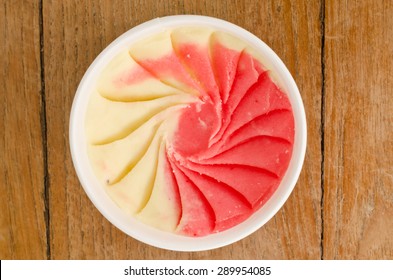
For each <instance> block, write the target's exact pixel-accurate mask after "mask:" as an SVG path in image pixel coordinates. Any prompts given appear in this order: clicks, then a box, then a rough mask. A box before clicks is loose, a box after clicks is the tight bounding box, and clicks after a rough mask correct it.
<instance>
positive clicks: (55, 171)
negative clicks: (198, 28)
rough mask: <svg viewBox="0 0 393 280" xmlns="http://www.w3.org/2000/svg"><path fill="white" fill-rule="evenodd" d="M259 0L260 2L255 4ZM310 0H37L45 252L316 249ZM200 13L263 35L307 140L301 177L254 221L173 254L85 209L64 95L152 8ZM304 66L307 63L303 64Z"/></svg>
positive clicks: (316, 88)
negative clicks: (269, 214) (269, 213)
mask: <svg viewBox="0 0 393 280" xmlns="http://www.w3.org/2000/svg"><path fill="white" fill-rule="evenodd" d="M261 2H263V3H261ZM319 4H320V3H319V2H315V5H306V4H305V3H303V1H298V2H297V3H296V4H295V5H292V4H291V3H290V2H289V1H234V2H231V4H229V5H228V4H225V3H223V2H221V1H184V2H183V1H154V0H151V1H147V0H146V1H89V2H84V3H81V1H49V2H44V7H43V15H44V47H45V49H44V53H45V73H46V77H48V78H47V79H46V98H47V101H46V102H47V119H48V166H49V188H50V196H49V197H50V252H51V258H53V259H211V258H213V259H226V258H230V259H254V258H273V259H287V258H302V259H303V258H306V259H309V258H312V259H317V258H320V254H321V252H320V235H321V233H320V231H321V220H320V197H321V193H320V162H321V148H320V142H321V141H320V134H319V126H320V107H321V104H320V102H321V70H320V69H321V67H320V61H321V57H320V55H321V53H320V51H321V48H320V46H321V43H320V42H321V37H320V35H321V32H320V17H319V13H320V5H319ZM173 14H203V15H209V16H215V17H219V18H222V19H226V20H228V21H231V22H233V23H235V24H238V25H240V26H242V27H244V28H246V29H248V30H250V31H251V32H253V33H255V34H256V35H257V36H259V37H260V38H262V39H263V40H265V41H266V42H267V43H268V44H269V45H270V46H271V47H272V48H273V49H274V50H275V51H277V53H278V54H279V55H280V56H281V57H282V59H283V60H284V62H285V63H287V65H288V67H289V69H290V71H291V72H292V73H293V74H294V76H295V79H296V80H297V82H298V84H299V87H300V90H301V92H302V95H303V97H304V101H305V104H306V107H307V108H309V110H308V111H307V117H308V120H309V130H310V139H311V140H310V141H309V148H308V153H307V158H306V163H305V168H304V170H303V173H302V176H301V179H300V181H299V184H298V186H297V187H296V190H295V192H294V193H293V195H292V196H291V198H290V200H289V201H288V203H287V204H286V205H285V207H284V208H283V209H282V210H281V211H280V212H279V213H278V215H277V216H276V217H275V218H274V219H273V220H271V222H269V223H268V224H267V225H266V226H265V227H264V228H263V229H261V230H259V231H257V232H256V233H254V234H253V235H252V236H250V237H248V238H246V239H244V240H242V241H240V242H238V243H236V244H233V245H230V246H227V247H225V248H221V249H218V250H213V251H206V252H200V253H177V252H171V251H166V250H161V249H157V248H153V247H151V246H148V245H145V244H142V243H140V242H138V241H136V240H134V239H132V238H131V237H128V236H126V235H125V234H124V233H122V232H120V231H119V230H118V229H116V228H115V227H114V226H112V225H111V224H110V223H109V222H108V221H107V220H105V219H104V218H103V217H102V216H101V214H100V213H99V212H98V211H97V210H96V209H95V207H94V206H93V205H92V203H91V202H90V201H89V199H88V198H87V196H86V195H85V193H84V191H83V189H82V188H81V186H80V184H79V182H78V179H77V177H76V175H75V172H74V168H73V165H72V162H71V158H70V153H69V146H68V145H69V143H68V121H69V113H70V107H71V103H72V100H73V97H74V94H75V91H76V88H77V85H78V83H79V81H80V79H81V78H82V76H83V74H84V72H85V70H86V69H87V67H88V66H89V64H90V63H91V62H92V61H93V59H94V58H95V57H96V56H97V55H98V54H99V52H100V51H101V50H102V49H104V48H105V47H106V46H107V45H108V44H109V43H110V42H111V41H112V40H113V39H115V38H116V37H117V36H119V35H120V34H122V33H123V32H125V31H126V30H128V29H130V28H132V27H134V26H136V25H137V24H139V23H142V22H144V21H146V20H149V19H153V18H155V17H161V16H165V15H173ZM310 69H315V70H313V71H312V73H310V71H309V70H310Z"/></svg>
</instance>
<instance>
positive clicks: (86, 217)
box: [0, 0, 393, 259]
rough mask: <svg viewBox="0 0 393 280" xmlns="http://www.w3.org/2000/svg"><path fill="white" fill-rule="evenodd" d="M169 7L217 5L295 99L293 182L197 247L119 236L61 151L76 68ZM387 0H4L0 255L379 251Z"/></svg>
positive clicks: (391, 212)
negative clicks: (265, 56)
mask: <svg viewBox="0 0 393 280" xmlns="http://www.w3.org/2000/svg"><path fill="white" fill-rule="evenodd" d="M174 14H201V15H209V16H214V17H219V18H222V19H225V20H228V21H230V22H233V23H235V24H237V25H239V26H242V27H244V28H245V29H247V30H249V31H251V32H252V33H254V34H255V35H257V36H258V37H260V38H261V39H262V40H264V41H265V42H266V43H267V44H268V45H270V46H271V47H272V49H273V50H275V51H276V53H277V54H278V55H279V56H280V57H281V58H282V60H283V61H284V62H285V64H286V65H287V66H288V68H289V70H290V71H291V73H292V75H293V76H294V78H295V80H296V82H297V84H298V86H299V89H300V91H301V95H302V97H303V101H304V105H305V108H306V114H307V121H308V147H307V154H306V159H305V164H304V168H303V170H302V173H301V176H300V179H299V182H298V184H297V186H296V187H295V190H294V191H293V193H292V195H291V196H290V198H289V200H288V201H287V203H286V204H285V206H284V207H283V208H282V209H281V210H280V211H279V212H278V214H277V215H276V216H275V217H274V218H273V219H272V220H271V221H270V222H269V223H268V224H266V225H265V226H264V227H263V228H261V229H260V230H258V231H257V232H255V233H254V234H252V235H251V236H249V237H247V238H245V239H243V240H242V241H239V242H237V243H235V244H233V245H229V246H227V247H224V248H221V249H216V250H211V251H204V252H198V253H179V252H172V251H166V250H161V249H157V248H154V247H151V246H148V245H145V244H142V243H140V242H138V241H136V240H134V239H133V238H131V237H128V236H126V235H125V234H124V233H122V232H121V231H120V230H118V229H117V228H115V227H114V226H112V225H111V224H110V223H109V222H108V221H107V220H106V219H105V218H103V216H102V215H101V214H100V213H99V212H98V211H97V210H96V209H95V207H94V206H93V204H92V203H91V202H90V200H89V199H88V198H87V196H86V194H85V192H84V191H83V189H82V188H81V186H80V184H79V181H78V179H77V177H76V174H75V171H74V167H73V164H72V162H71V158H70V150H69V142H68V122H69V115H70V108H71V104H72V100H73V97H74V94H75V91H76V88H77V86H78V83H79V81H80V79H81V78H82V76H83V74H84V72H85V71H86V69H87V67H88V66H89V65H90V63H91V62H92V61H93V60H94V58H95V57H96V56H97V55H98V54H99V53H100V52H101V51H102V50H103V49H104V48H105V47H106V46H107V45H108V44H109V43H110V42H111V41H112V40H114V39H115V38H116V37H118V36H119V35H120V34H122V33H123V32H125V31H126V30H128V29H130V28H132V27H134V26H136V25H137V24H139V23H142V22H144V21H146V20H149V19H152V18H155V17H161V16H166V15H174ZM392 15H393V1H374V0H369V1H339V0H334V1H330V0H321V1H257V0H247V1H209V0H206V1H184V2H183V1H156V0H141V1H104V0H101V1H86V2H85V1H79V0H74V1H71V0H66V1H46V0H45V1H23V0H20V1H9V0H2V1H1V4H0V38H1V42H0V53H1V55H0V61H1V63H0V64H1V65H2V68H1V75H0V117H1V121H0V131H1V137H0V149H1V150H0V188H1V189H0V258H1V259H392V258H393V237H392V236H393V163H392V161H393V63H392V62H393V39H392V38H393V17H392Z"/></svg>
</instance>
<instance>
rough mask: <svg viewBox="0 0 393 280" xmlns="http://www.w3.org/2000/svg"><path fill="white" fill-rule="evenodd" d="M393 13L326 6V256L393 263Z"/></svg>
mask: <svg viewBox="0 0 393 280" xmlns="http://www.w3.org/2000/svg"><path fill="white" fill-rule="evenodd" d="M392 14H393V2H392V1H361V2H355V1H326V21H325V26H326V35H325V50H326V55H325V67H324V69H325V72H326V75H325V76H326V82H325V84H326V95H325V96H326V97H325V98H326V111H325V144H326V145H325V153H324V155H325V160H324V170H325V177H324V178H325V179H324V187H325V192H324V240H323V245H324V246H323V247H324V258H326V259H392V258H393V238H392V236H393V219H392V217H393V195H392V194H393V165H392V158H393V128H392V123H393V114H392V112H393V100H392V88H393V66H392V61H393V41H392V40H391V38H393V29H392V26H393V18H392V16H391V15H392Z"/></svg>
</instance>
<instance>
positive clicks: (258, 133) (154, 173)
mask: <svg viewBox="0 0 393 280" xmlns="http://www.w3.org/2000/svg"><path fill="white" fill-rule="evenodd" d="M69 132H70V148H71V155H72V160H73V163H74V166H75V170H76V173H77V176H78V178H79V180H80V183H81V185H82V187H83V188H84V190H85V192H86V194H87V195H88V197H89V198H90V200H91V201H92V203H93V204H94V205H95V207H96V208H97V209H98V210H99V211H100V212H101V213H102V215H103V216H104V217H105V218H106V219H107V220H109V221H110V222H111V223H112V224H113V225H114V226H116V227H117V228H119V229H120V230H121V231H123V232H124V233H125V234H127V235H129V236H131V237H133V238H135V239H137V240H139V241H141V242H144V243H146V244H149V245H152V246H156V247H159V248H163V249H169V250H175V251H201V250H209V249H214V248H219V247H222V246H225V245H228V244H231V243H234V242H236V241H238V240H240V239H242V238H245V237H246V236H248V235H250V234H252V233H253V232H255V231H256V230H258V229H259V228H260V227H262V226H263V225H264V224H265V223H266V222H268V221H269V220H270V219H271V218H272V217H273V216H274V215H275V214H276V213H277V212H278V210H279V209H280V208H281V207H282V206H283V204H284V203H285V201H286V200H287V199H288V197H289V195H290V194H291V192H292V190H293V188H294V187H295V184H296V182H297V179H298V177H299V174H300V171H301V168H302V165H303V160H304V156H305V151H306V142H307V140H306V138H307V129H306V118H305V112H304V107H303V103H302V99H301V95H300V93H299V90H298V88H297V86H296V83H295V81H294V79H293V77H292V76H291V74H290V72H289V71H288V69H287V68H286V66H285V65H284V63H283V62H282V61H281V60H280V58H279V57H278V56H277V55H276V54H275V53H274V51H273V50H272V49H270V48H269V47H268V46H267V45H266V44H265V43H264V42H263V41H262V40H260V39H259V38H257V37H256V36H254V35H253V34H252V33H250V32H248V31H246V30H244V29H242V28H241V27H239V26H236V25H234V24H232V23H229V22H226V21H223V20H220V19H216V18H211V17H206V16H195V15H179V16H168V17H163V18H156V19H153V20H151V21H148V22H145V23H143V24H141V25H138V26H136V27H134V28H132V29H130V30H129V31H127V32H126V33H124V34H123V35H121V36H120V37H119V38H117V39H116V40H115V41H114V42H112V43H111V44H110V45H109V46H108V47H107V48H105V49H104V50H103V51H102V53H101V54H100V55H99V56H98V57H97V58H96V59H95V60H94V62H93V63H92V64H91V65H90V67H89V68H88V70H87V71H86V73H85V75H84V76H83V78H82V80H81V82H80V84H79V87H78V89H77V91H76V94H75V97H74V102H73V105H72V110H71V116H70V131H69Z"/></svg>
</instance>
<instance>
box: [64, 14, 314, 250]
mask: <svg viewBox="0 0 393 280" xmlns="http://www.w3.org/2000/svg"><path fill="white" fill-rule="evenodd" d="M186 25H194V26H195V25H197V26H207V27H212V28H215V29H217V30H222V31H225V32H228V33H230V34H233V35H235V36H237V37H239V38H240V39H242V40H244V41H246V42H248V43H249V45H251V46H252V47H253V48H254V49H255V50H256V51H258V52H259V53H260V54H261V55H262V57H264V58H265V62H264V64H265V66H266V68H268V69H270V70H271V71H272V72H274V77H275V79H276V81H277V82H278V83H279V85H280V87H281V88H282V89H283V90H284V91H285V92H286V93H287V95H288V97H289V100H290V102H291V105H292V109H293V114H294V120H295V141H294V146H293V154H292V158H291V161H290V163H289V167H288V170H287V172H286V174H285V176H284V178H283V180H282V182H281V184H280V186H279V187H278V189H277V190H276V192H275V193H274V194H273V196H272V197H271V198H270V199H269V200H268V202H267V203H266V204H265V205H264V206H263V207H262V208H261V209H259V210H258V211H257V212H255V213H254V214H253V215H252V216H251V217H250V218H248V219H247V220H246V221H244V222H242V223H241V224H239V225H237V226H235V227H233V228H231V229H229V230H226V231H223V232H219V233H216V234H212V235H208V236H205V237H186V236H181V235H177V234H174V233H169V232H163V231H160V230H157V229H155V228H152V227H150V226H147V225H145V224H143V223H141V222H140V221H138V220H137V219H135V218H133V217H130V216H127V215H126V214H125V213H124V212H123V211H122V210H121V209H120V208H119V207H118V206H117V205H116V204H115V203H114V202H113V201H112V200H111V198H110V197H109V196H108V195H107V194H106V192H105V189H104V187H103V186H102V185H101V183H99V182H98V180H97V178H96V176H95V175H94V173H93V170H92V168H91V166H90V162H89V158H88V155H87V142H86V137H85V127H84V124H85V113H86V109H87V105H88V101H89V98H90V93H91V91H92V89H93V87H94V86H95V83H96V80H97V77H98V75H99V74H100V72H101V71H102V70H103V68H104V67H105V66H106V65H107V64H108V63H109V62H110V61H111V60H112V59H113V58H114V56H116V55H117V54H118V53H120V52H121V51H123V50H125V49H128V48H129V47H130V46H131V45H132V44H133V43H134V42H136V41H139V40H140V39H142V38H145V37H147V36H149V35H151V34H155V33H158V32H161V31H163V30H165V29H167V28H173V27H177V26H186ZM306 143H307V126H306V117H305V112H304V107H303V103H302V99H301V96H300V93H299V90H298V88H297V86H296V83H295V81H294V80H293V78H292V76H291V74H290V73H289V71H288V69H287V68H286V66H285V65H284V63H283V62H282V61H281V60H280V58H279V57H278V56H277V55H276V54H275V53H274V51H272V50H271V49H270V48H269V47H268V46H267V45H266V44H265V43H264V42H262V41H261V40H260V39H259V38H257V37H256V36H254V35H253V34H251V33H250V32H248V31H246V30H244V29H242V28H240V27H239V26H237V25H234V24H232V23H229V22H226V21H223V20H220V19H216V18H211V17H205V16H194V15H180V16H169V17H164V18H156V19H153V20H151V21H148V22H146V23H143V24H141V25H139V26H137V27H134V28H132V29H131V30H129V31H128V32H126V33H124V34H123V35H122V36H120V37H119V38H117V39H116V40H115V41H114V42H112V43H111V44H110V45H109V46H108V47H107V48H106V49H105V50H104V51H102V53H101V54H100V55H99V56H98V57H97V58H96V59H95V60H94V62H93V63H92V64H91V65H90V67H89V69H88V70H87V71H86V73H85V75H84V77H83V79H82V80H81V82H80V84H79V87H78V89H77V92H76V95H75V98H74V102H73V105H72V110H71V116H70V148H71V155H72V160H73V163H74V166H75V169H76V172H77V175H78V177H79V180H80V182H81V184H82V186H83V188H84V190H85V191H86V193H87V195H88V196H89V198H90V200H91V201H92V202H93V203H94V205H95V206H96V207H97V209H98V210H99V211H100V212H101V213H102V215H104V216H105V218H106V219H108V220H109V221H110V222H111V223H112V224H113V225H115V226H116V227H118V228H119V229H120V230H122V231H123V232H124V233H126V234H128V235H129V236H131V237H133V238H135V239H137V240H139V241H142V242H144V243H147V244H150V245H152V246H156V247H159V248H164V249H169V250H175V251H202V250H208V249H214V248H218V247H222V246H225V245H228V244H231V243H233V242H236V241H238V240H240V239H242V238H244V237H246V236H248V235H250V234H251V233H253V232H254V231H256V230H257V229H259V228H260V227H261V226H263V225H264V224H265V223H266V222H267V221H269V220H270V219H271V218H272V217H273V216H274V215H275V214H276V213H277V211H278V210H279V209H280V208H281V207H282V205H283V204H284V203H285V201H286V200H287V198H288V197H289V195H290V194H291V192H292V190H293V188H294V186H295V184H296V181H297V179H298V177H299V174H300V171H301V168H302V165H303V160H304V156H305V151H306Z"/></svg>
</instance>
